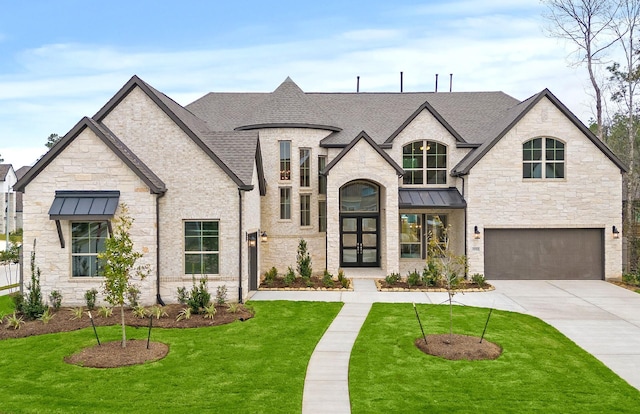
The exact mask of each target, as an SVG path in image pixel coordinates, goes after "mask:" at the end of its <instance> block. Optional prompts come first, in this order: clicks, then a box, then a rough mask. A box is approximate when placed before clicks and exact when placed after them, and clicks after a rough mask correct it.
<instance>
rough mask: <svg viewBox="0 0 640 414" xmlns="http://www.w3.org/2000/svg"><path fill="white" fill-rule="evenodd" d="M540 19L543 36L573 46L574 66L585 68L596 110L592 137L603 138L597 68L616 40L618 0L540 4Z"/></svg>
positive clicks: (557, 0) (547, 0) (559, 0)
mask: <svg viewBox="0 0 640 414" xmlns="http://www.w3.org/2000/svg"><path fill="white" fill-rule="evenodd" d="M543 3H544V4H545V5H546V6H547V13H546V14H544V17H545V18H546V19H548V20H549V23H550V26H549V27H548V28H547V32H548V33H549V34H550V35H551V36H552V37H556V38H560V39H565V40H567V41H569V43H570V44H573V46H575V48H576V50H575V51H574V54H575V55H576V58H577V59H576V63H577V64H585V65H586V67H587V71H588V72H589V80H590V81H591V86H592V88H593V93H594V98H595V106H596V114H595V115H596V135H597V136H598V138H599V139H600V140H602V138H603V97H602V85H601V82H602V81H600V80H599V79H598V75H597V65H598V64H600V63H601V60H600V59H601V58H602V56H603V54H604V52H605V50H607V49H608V48H609V47H610V46H612V45H613V44H614V43H616V42H617V41H618V39H619V37H617V35H616V32H615V31H614V30H613V26H614V22H615V19H616V15H617V12H618V9H619V7H620V4H619V1H618V0H543Z"/></svg>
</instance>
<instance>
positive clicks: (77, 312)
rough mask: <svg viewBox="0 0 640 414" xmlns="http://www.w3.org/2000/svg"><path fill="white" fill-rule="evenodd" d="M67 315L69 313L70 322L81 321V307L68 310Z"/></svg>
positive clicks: (82, 311) (82, 312) (82, 310)
mask: <svg viewBox="0 0 640 414" xmlns="http://www.w3.org/2000/svg"><path fill="white" fill-rule="evenodd" d="M69 313H71V320H76V319H82V314H84V309H82V308H81V307H79V308H73V309H69Z"/></svg>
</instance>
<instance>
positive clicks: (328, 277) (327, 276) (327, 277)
mask: <svg viewBox="0 0 640 414" xmlns="http://www.w3.org/2000/svg"><path fill="white" fill-rule="evenodd" d="M334 285H335V283H334V282H333V275H332V274H331V273H329V271H328V270H326V269H325V271H324V276H322V286H324V287H326V288H332V287H333V286H334Z"/></svg>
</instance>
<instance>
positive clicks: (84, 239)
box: [71, 221, 109, 277]
mask: <svg viewBox="0 0 640 414" xmlns="http://www.w3.org/2000/svg"><path fill="white" fill-rule="evenodd" d="M108 237H109V230H108V227H107V222H106V221H91V222H84V223H71V263H72V265H71V274H72V275H73V277H95V276H103V273H102V271H103V269H104V265H103V264H102V263H101V261H100V260H98V253H103V252H104V250H105V245H104V242H105V240H106V239H107V238H108Z"/></svg>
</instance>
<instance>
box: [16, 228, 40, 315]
mask: <svg viewBox="0 0 640 414" xmlns="http://www.w3.org/2000/svg"><path fill="white" fill-rule="evenodd" d="M27 291H28V293H27V294H26V295H25V296H26V297H25V299H24V301H23V302H22V306H21V308H22V309H17V310H19V311H21V312H22V313H23V314H24V315H25V316H26V317H27V318H29V319H37V318H39V317H40V316H42V314H43V313H44V311H45V310H46V309H47V307H46V306H45V304H44V302H43V300H42V290H40V268H39V267H37V266H36V240H35V239H34V240H33V250H32V251H31V283H29V284H28V285H27Z"/></svg>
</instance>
